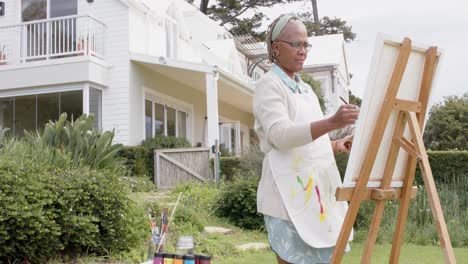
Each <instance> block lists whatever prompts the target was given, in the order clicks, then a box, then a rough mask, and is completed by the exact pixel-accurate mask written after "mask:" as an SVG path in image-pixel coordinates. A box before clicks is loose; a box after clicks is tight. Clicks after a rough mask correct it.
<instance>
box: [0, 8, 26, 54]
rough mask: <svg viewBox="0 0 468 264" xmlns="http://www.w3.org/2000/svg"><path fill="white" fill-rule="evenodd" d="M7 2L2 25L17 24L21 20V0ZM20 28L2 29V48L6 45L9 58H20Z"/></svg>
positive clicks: (0, 25) (0, 32)
mask: <svg viewBox="0 0 468 264" xmlns="http://www.w3.org/2000/svg"><path fill="white" fill-rule="evenodd" d="M4 2H5V15H3V16H0V27H2V26H8V25H15V24H18V23H20V22H21V1H20V0H6V1H4ZM19 37H20V30H19V27H11V28H8V29H3V30H0V49H2V47H3V45H6V50H5V51H6V53H7V56H8V57H7V59H8V60H18V59H19V46H16V43H19V41H18V40H19Z"/></svg>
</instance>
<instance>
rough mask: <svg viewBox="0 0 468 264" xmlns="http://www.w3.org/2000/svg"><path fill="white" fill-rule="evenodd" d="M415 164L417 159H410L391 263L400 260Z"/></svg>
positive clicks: (402, 191)
mask: <svg viewBox="0 0 468 264" xmlns="http://www.w3.org/2000/svg"><path fill="white" fill-rule="evenodd" d="M415 164H416V163H415V159H414V158H413V157H408V165H407V167H406V176H405V182H404V185H403V188H402V190H401V200H400V209H399V210H398V217H397V220H396V225H395V233H394V236H393V242H392V252H391V254H390V262H389V263H398V259H399V258H400V250H401V245H402V243H403V235H404V233H405V225H406V220H407V217H408V211H409V206H410V201H411V189H412V187H413V181H414V173H415V169H416V166H415Z"/></svg>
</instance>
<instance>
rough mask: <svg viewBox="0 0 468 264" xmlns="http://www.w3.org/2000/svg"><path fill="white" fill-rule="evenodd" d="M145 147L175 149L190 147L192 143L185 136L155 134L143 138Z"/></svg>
mask: <svg viewBox="0 0 468 264" xmlns="http://www.w3.org/2000/svg"><path fill="white" fill-rule="evenodd" d="M141 145H142V146H143V147H146V148H148V149H150V150H155V149H173V148H190V147H191V146H192V145H191V144H190V142H189V141H188V140H187V139H185V138H178V137H173V136H168V137H166V136H155V137H154V138H149V139H146V140H143V142H142V144H141Z"/></svg>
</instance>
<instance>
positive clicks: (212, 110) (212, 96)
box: [206, 71, 219, 147]
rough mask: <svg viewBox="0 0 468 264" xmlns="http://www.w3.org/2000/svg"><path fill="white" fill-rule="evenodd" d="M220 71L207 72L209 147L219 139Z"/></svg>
mask: <svg viewBox="0 0 468 264" xmlns="http://www.w3.org/2000/svg"><path fill="white" fill-rule="evenodd" d="M218 78H219V74H218V72H216V71H215V72H211V73H206V117H207V120H206V124H207V125H206V126H207V142H206V143H207V147H211V146H213V145H214V144H215V140H216V139H219V124H218V123H219V116H218Z"/></svg>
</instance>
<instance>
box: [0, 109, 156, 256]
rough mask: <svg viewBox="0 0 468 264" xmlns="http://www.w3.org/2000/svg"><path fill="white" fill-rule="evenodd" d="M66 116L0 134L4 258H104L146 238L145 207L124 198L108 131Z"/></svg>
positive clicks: (0, 214)
mask: <svg viewBox="0 0 468 264" xmlns="http://www.w3.org/2000/svg"><path fill="white" fill-rule="evenodd" d="M63 117H64V115H62V116H61V119H60V120H59V121H58V122H57V123H52V122H50V123H49V124H48V125H47V126H46V129H45V131H44V134H41V133H28V134H27V136H26V137H25V138H23V139H21V140H17V139H10V138H5V137H4V136H3V134H2V135H0V143H1V144H2V145H3V147H2V148H1V149H0V157H1V158H0V201H1V203H0V248H1V249H2V250H0V262H1V263H3V262H16V261H18V262H19V261H23V260H26V259H29V261H31V262H33V263H38V262H44V260H45V259H47V258H50V257H57V255H63V256H72V257H75V256H77V255H80V254H84V253H86V254H97V255H104V256H108V255H109V254H110V253H113V252H127V251H129V250H131V249H132V248H133V247H135V245H138V244H139V243H140V242H141V241H142V239H143V238H144V237H145V232H147V230H146V229H148V227H147V223H146V221H145V220H144V219H145V218H144V217H145V213H144V210H143V208H140V207H138V206H136V205H135V203H133V202H132V201H130V200H129V199H128V197H127V196H128V194H129V189H128V188H127V187H126V186H125V184H124V182H123V181H122V178H120V176H123V175H125V173H126V169H125V167H124V166H123V164H122V159H121V158H119V157H118V156H116V155H115V154H116V153H117V151H118V149H119V145H117V146H115V145H112V138H113V136H114V135H113V132H105V133H103V134H101V133H100V132H98V131H95V130H93V129H92V128H90V127H89V122H90V120H91V121H92V117H81V118H79V119H78V120H77V121H75V122H74V124H71V123H67V121H66V120H63ZM91 123H92V122H91ZM62 128H63V129H62Z"/></svg>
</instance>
